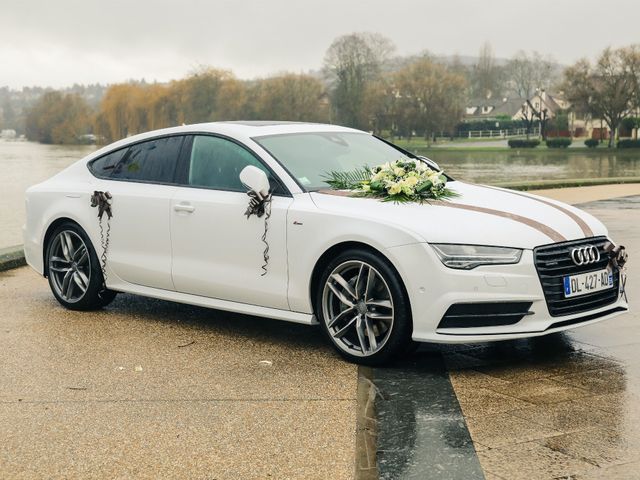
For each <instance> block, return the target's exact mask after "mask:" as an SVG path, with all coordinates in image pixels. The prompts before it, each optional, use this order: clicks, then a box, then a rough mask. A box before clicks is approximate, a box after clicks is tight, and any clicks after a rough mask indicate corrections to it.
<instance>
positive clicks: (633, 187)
mask: <svg viewBox="0 0 640 480" xmlns="http://www.w3.org/2000/svg"><path fill="white" fill-rule="evenodd" d="M530 193H535V194H536V195H542V196H544V197H549V198H554V199H556V200H560V201H561V202H566V203H571V204H583V205H584V204H586V203H588V202H595V201H599V200H606V199H613V198H618V197H629V196H634V195H640V184H638V183H623V184H617V185H594V186H591V187H575V188H554V189H545V190H532V191H531V192H530ZM628 203H629V202H625V203H617V204H615V203H613V204H612V203H609V204H606V205H604V207H605V208H604V209H605V210H607V216H609V213H608V212H609V211H610V210H613V211H614V212H618V210H619V209H620V208H621V207H623V208H625V205H628ZM593 207H594V205H591V206H590V207H589V208H593ZM615 215H617V213H614V216H615Z"/></svg>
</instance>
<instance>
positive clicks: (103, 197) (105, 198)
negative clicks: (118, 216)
mask: <svg viewBox="0 0 640 480" xmlns="http://www.w3.org/2000/svg"><path fill="white" fill-rule="evenodd" d="M112 198H113V197H112V196H111V194H110V193H109V192H101V191H99V190H95V191H94V192H93V195H91V206H92V207H98V218H99V219H100V220H102V216H103V215H104V214H105V213H106V214H107V218H109V219H111V217H112V216H113V215H112V213H111V199H112Z"/></svg>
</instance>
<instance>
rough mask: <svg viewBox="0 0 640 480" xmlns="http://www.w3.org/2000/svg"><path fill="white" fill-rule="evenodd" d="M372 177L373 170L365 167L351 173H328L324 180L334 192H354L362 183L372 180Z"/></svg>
mask: <svg viewBox="0 0 640 480" xmlns="http://www.w3.org/2000/svg"><path fill="white" fill-rule="evenodd" d="M371 175H373V173H372V172H371V169H370V168H369V167H363V168H361V169H358V170H352V171H349V172H338V171H332V172H328V173H327V174H326V175H325V176H324V178H325V183H327V184H328V185H329V186H330V187H331V188H333V189H334V190H353V189H355V188H358V187H359V185H360V184H361V183H362V182H366V181H369V180H371Z"/></svg>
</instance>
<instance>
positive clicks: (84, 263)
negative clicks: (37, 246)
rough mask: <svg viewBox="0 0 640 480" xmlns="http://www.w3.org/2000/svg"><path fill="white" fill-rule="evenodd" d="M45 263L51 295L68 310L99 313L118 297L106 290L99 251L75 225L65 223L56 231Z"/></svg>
mask: <svg viewBox="0 0 640 480" xmlns="http://www.w3.org/2000/svg"><path fill="white" fill-rule="evenodd" d="M45 262H46V265H47V272H48V275H47V277H48V279H49V287H50V288H51V292H52V293H53V296H54V297H55V298H56V300H58V302H59V303H60V304H61V305H62V306H64V307H65V308H68V309H69V310H96V309H99V308H102V307H105V306H107V305H108V304H109V303H111V302H112V301H113V299H114V298H115V296H116V292H114V291H113V290H108V289H106V288H104V279H103V276H102V270H101V268H100V260H99V259H98V256H97V255H96V251H95V249H94V248H93V245H92V244H91V240H89V237H88V236H87V234H86V233H85V231H84V230H83V229H82V228H80V227H79V226H78V225H77V224H75V223H72V222H66V223H63V224H62V225H60V226H59V227H57V228H56V229H55V230H54V232H53V234H52V235H51V237H50V239H49V241H48V242H47V245H46V255H45Z"/></svg>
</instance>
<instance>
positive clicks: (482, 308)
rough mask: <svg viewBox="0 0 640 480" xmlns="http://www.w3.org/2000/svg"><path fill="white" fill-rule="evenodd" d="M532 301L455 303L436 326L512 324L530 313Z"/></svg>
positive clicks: (469, 326)
mask: <svg viewBox="0 0 640 480" xmlns="http://www.w3.org/2000/svg"><path fill="white" fill-rule="evenodd" d="M531 305H532V302H478V303H456V304H453V305H451V306H450V307H449V309H448V310H447V313H445V314H444V316H443V317H442V320H440V324H439V325H438V328H475V327H498V326H501V325H513V324H514V323H518V322H519V321H520V320H522V319H523V318H524V316H525V315H532V314H533V312H530V311H529V308H531Z"/></svg>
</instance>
